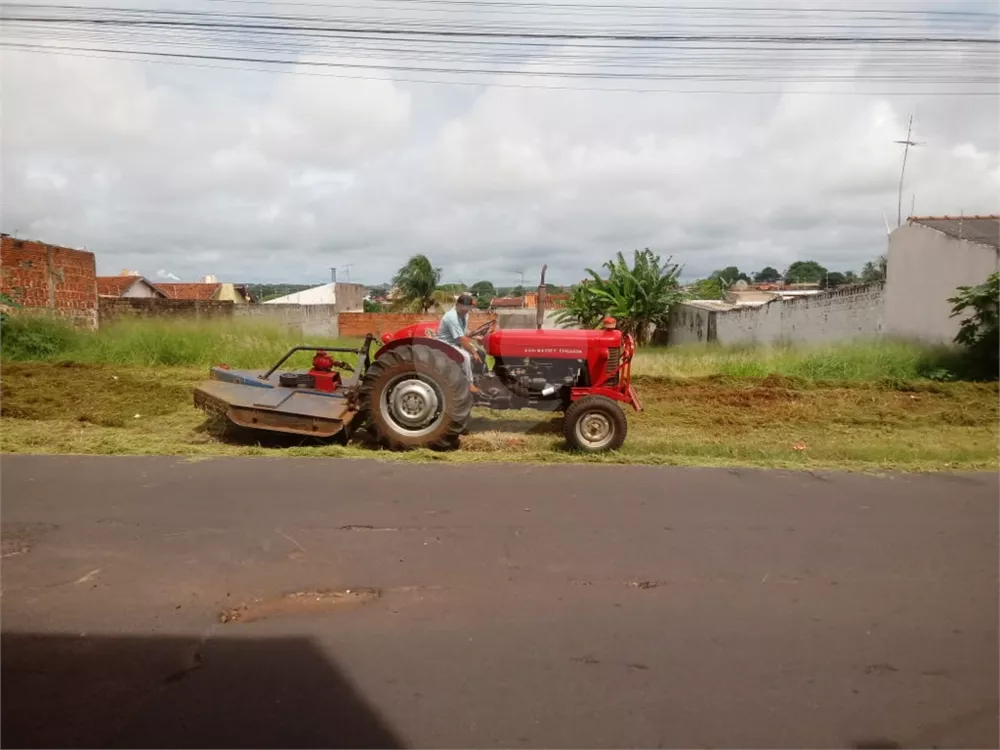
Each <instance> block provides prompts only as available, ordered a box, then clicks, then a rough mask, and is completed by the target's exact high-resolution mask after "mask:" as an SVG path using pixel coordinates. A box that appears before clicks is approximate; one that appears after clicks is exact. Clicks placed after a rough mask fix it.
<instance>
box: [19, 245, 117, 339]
mask: <svg viewBox="0 0 1000 750" xmlns="http://www.w3.org/2000/svg"><path fill="white" fill-rule="evenodd" d="M0 291H3V293H4V294H6V295H8V296H9V297H10V298H11V299H13V300H14V301H15V302H17V303H18V304H20V305H23V306H24V307H25V308H27V309H28V310H30V311H37V310H45V311H48V312H50V313H51V314H53V315H58V316H59V317H64V318H67V319H69V320H71V321H72V322H73V323H74V324H77V325H81V326H85V327H88V328H96V327H97V320H98V314H97V273H96V263H95V261H94V254H93V253H88V252H87V251H85V250H73V249H71V248H68V247H59V246H57V245H47V244H45V243H44V242H35V241H32V240H19V239H15V238H13V237H10V236H7V235H4V236H2V237H0Z"/></svg>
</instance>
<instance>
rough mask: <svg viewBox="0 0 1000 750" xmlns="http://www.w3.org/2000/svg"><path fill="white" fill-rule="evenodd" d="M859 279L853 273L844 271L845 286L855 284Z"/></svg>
mask: <svg viewBox="0 0 1000 750" xmlns="http://www.w3.org/2000/svg"><path fill="white" fill-rule="evenodd" d="M858 281H860V279H858V275H857V274H856V273H854V271H844V283H845V284H857V283H858Z"/></svg>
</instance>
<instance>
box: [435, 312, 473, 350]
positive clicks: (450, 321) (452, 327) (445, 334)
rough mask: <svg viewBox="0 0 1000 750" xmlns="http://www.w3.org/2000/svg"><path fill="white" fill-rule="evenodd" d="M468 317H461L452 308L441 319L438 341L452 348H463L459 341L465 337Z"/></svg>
mask: <svg viewBox="0 0 1000 750" xmlns="http://www.w3.org/2000/svg"><path fill="white" fill-rule="evenodd" d="M465 325H466V316H464V315H459V314H458V310H457V309H456V308H454V307H453V308H451V309H450V310H449V311H448V312H446V313H445V314H444V317H443V318H441V324H440V325H439V326H438V335H437V338H438V341H444V342H446V343H448V344H451V345H452V346H457V347H459V348H461V346H462V345H461V344H460V343H459V339H461V338H464V337H465Z"/></svg>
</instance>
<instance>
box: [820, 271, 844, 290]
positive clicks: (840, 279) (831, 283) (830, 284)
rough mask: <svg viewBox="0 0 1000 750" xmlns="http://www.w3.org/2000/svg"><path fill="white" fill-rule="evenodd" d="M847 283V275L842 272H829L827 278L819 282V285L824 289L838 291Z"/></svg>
mask: <svg viewBox="0 0 1000 750" xmlns="http://www.w3.org/2000/svg"><path fill="white" fill-rule="evenodd" d="M846 283H847V275H846V274H843V273H841V272H840V271H827V273H826V276H824V277H823V278H822V279H820V280H819V285H820V286H821V287H822V288H823V289H836V288H837V287H838V286H843V285H844V284H846Z"/></svg>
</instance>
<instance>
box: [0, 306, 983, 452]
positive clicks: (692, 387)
mask: <svg viewBox="0 0 1000 750" xmlns="http://www.w3.org/2000/svg"><path fill="white" fill-rule="evenodd" d="M298 343H302V341H301V339H300V338H299V337H297V336H293V335H290V334H289V333H287V332H284V331H281V330H279V329H275V328H269V327H266V326H261V325H260V324H249V323H246V322H242V323H240V322H236V321H220V322H210V321H187V322H184V321H179V322H178V321H172V322H154V321H137V322H134V323H124V324H119V325H116V326H109V327H107V328H104V329H102V330H101V331H99V332H97V333H84V332H79V331H74V330H72V329H67V328H65V327H61V326H59V325H58V324H56V323H54V322H52V321H46V320H31V319H20V320H18V319H15V320H11V321H8V324H7V325H6V326H5V328H4V335H3V354H4V358H5V361H4V365H3V381H2V382H3V400H2V403H0V415H2V426H3V429H2V434H0V448H2V450H4V451H6V452H30V453H92V454H173V455H188V456H218V455H309V456H360V455H365V456H371V455H372V451H371V449H368V448H365V447H363V446H360V445H341V444H338V443H336V442H330V443H325V444H321V443H316V442H314V441H305V442H303V441H297V442H296V441H292V442H289V441H288V440H283V441H281V440H279V441H277V442H276V441H275V439H274V438H273V437H272V436H267V435H263V436H261V435H247V434H242V435H234V434H228V435H220V434H219V431H218V429H217V425H213V424H210V423H208V422H206V419H205V417H204V415H203V414H202V413H201V412H200V411H198V410H196V409H195V408H194V407H193V406H192V390H193V388H194V386H195V385H196V384H197V383H198V382H199V381H200V380H202V379H203V378H204V377H205V376H206V374H207V368H208V366H210V365H212V364H215V363H219V362H226V363H228V364H230V365H232V366H234V367H254V366H264V365H267V364H270V363H272V362H273V361H274V360H276V359H277V358H278V357H280V356H281V354H282V353H284V352H285V351H287V350H288V348H289V347H291V346H294V345H295V344H298ZM341 345H344V346H356V345H357V342H351V341H348V342H341ZM951 356H952V355H950V354H949V353H948V352H941V351H935V350H928V349H924V348H921V347H914V346H910V345H904V344H891V343H887V342H880V343H877V344H857V345H848V346H836V347H806V348H802V347H799V348H780V347H779V348H772V349H767V350H762V349H744V350H732V349H727V350H722V349H719V348H713V347H705V346H702V347H691V348H685V347H680V348H676V349H655V348H651V349H643V350H641V351H640V352H639V354H638V356H637V358H636V361H635V364H634V371H635V373H636V378H635V379H636V386H637V388H638V390H639V394H640V396H641V398H642V400H643V403H644V405H645V407H646V408H645V411H643V412H642V413H640V414H634V413H632V412H631V411H630V412H629V414H628V417H629V436H628V440H627V441H626V443H625V447H624V448H623V449H622V450H621V451H620V452H617V453H614V454H608V455H603V456H596V457H594V456H580V455H575V454H572V453H569V452H568V451H567V450H566V449H565V447H564V444H563V440H562V436H561V434H560V429H561V418H560V417H559V416H552V415H546V414H543V413H540V412H531V411H528V412H490V411H488V410H477V411H476V412H475V421H474V423H473V425H472V432H473V434H471V435H469V436H467V437H466V438H464V439H463V440H462V449H461V450H459V451H454V452H450V453H434V452H430V451H416V452H413V453H408V454H390V453H387V452H383V453H380V454H379V455H381V456H384V457H385V458H387V459H392V460H405V461H414V460H416V461H429V460H433V461H483V460H497V459H503V460H505V461H535V462H553V461H559V462H609V463H646V464H678V465H680V464H687V465H751V466H780V467H812V468H848V469H862V470H879V469H909V470H941V469H988V468H994V467H996V466H997V451H996V447H997V387H996V384H976V383H962V382H942V378H948V377H950V371H949V369H948V368H949V367H950V361H951V360H950V357H951ZM307 364H308V355H299V358H298V359H297V360H296V361H295V362H293V363H292V365H293V366H305V365H307Z"/></svg>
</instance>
